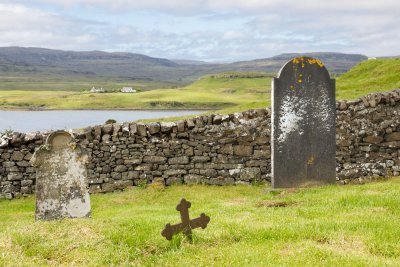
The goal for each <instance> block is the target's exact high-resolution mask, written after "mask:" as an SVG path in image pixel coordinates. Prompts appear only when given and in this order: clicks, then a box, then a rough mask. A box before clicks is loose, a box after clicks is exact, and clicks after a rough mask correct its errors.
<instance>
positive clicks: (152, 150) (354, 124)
mask: <svg viewBox="0 0 400 267" xmlns="http://www.w3.org/2000/svg"><path fill="white" fill-rule="evenodd" d="M336 108H337V118H336V173H337V181H338V182H339V183H347V182H349V181H350V180H358V179H363V178H366V177H375V176H383V177H387V176H391V175H399V174H400V154H399V148H400V116H399V115H400V89H398V90H394V91H391V92H385V93H376V94H370V95H368V96H365V97H362V98H360V99H358V100H355V101H338V102H337V103H336ZM270 117H271V111H270V109H269V108H267V109H259V110H250V111H246V112H243V113H235V114H231V115H210V116H199V117H196V118H194V119H188V120H182V121H178V122H173V123H148V124H143V123H123V124H108V125H101V126H94V127H89V128H87V129H85V131H84V132H83V133H75V137H76V139H77V140H78V142H79V143H80V144H81V145H82V146H83V147H85V148H86V149H87V151H88V153H89V155H90V156H91V161H90V163H89V165H88V168H89V170H88V171H89V173H88V177H89V186H90V192H92V193H95V192H110V191H113V190H116V189H123V188H125V187H127V186H132V185H136V186H137V185H142V184H145V183H152V182H161V183H164V184H166V185H172V184H180V183H186V184H194V183H204V184H211V185H228V184H240V183H255V182H263V181H270V175H271V161H270V156H271V147H270V133H271V120H270ZM47 135H48V133H28V134H23V133H13V134H11V135H10V136H9V137H4V136H3V137H2V138H0V198H13V197H19V196H23V195H29V194H32V193H33V192H34V189H35V169H34V168H33V167H31V164H30V162H29V160H30V159H31V157H32V155H33V153H34V151H35V149H37V148H38V147H39V146H40V145H41V144H43V140H44V138H45V137H46V136H47ZM287 164H290V162H287Z"/></svg>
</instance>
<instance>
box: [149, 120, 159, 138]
mask: <svg viewBox="0 0 400 267" xmlns="http://www.w3.org/2000/svg"><path fill="white" fill-rule="evenodd" d="M147 128H148V129H149V133H150V134H151V135H153V134H156V133H158V132H160V130H161V125H160V124H159V123H157V122H152V123H149V124H147Z"/></svg>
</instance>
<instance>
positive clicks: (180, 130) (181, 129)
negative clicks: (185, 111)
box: [176, 121, 185, 132]
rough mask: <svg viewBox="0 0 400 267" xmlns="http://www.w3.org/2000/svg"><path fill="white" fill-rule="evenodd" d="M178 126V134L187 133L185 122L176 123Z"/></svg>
mask: <svg viewBox="0 0 400 267" xmlns="http://www.w3.org/2000/svg"><path fill="white" fill-rule="evenodd" d="M176 126H177V128H178V132H184V131H185V121H178V122H177V123H176Z"/></svg>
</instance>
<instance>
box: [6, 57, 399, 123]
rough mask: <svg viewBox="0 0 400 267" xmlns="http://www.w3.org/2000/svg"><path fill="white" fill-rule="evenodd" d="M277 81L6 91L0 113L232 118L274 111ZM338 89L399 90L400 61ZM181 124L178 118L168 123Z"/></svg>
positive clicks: (364, 67) (251, 78)
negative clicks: (200, 113) (186, 113)
mask: <svg viewBox="0 0 400 267" xmlns="http://www.w3.org/2000/svg"><path fill="white" fill-rule="evenodd" d="M272 76H273V75H272V74H266V73H235V72H232V73H224V74H214V75H208V76H205V77H203V78H201V79H199V80H197V81H195V82H194V83H192V84H190V85H187V86H184V87H181V88H176V89H156V90H151V91H144V92H139V93H135V94H123V93H105V94H96V93H88V92H76V91H75V92H73V91H63V90H59V91H29V92H28V91H18V90H11V91H10V90H7V91H1V90H0V108H44V109H45V108H48V109H116V108H121V109H213V110H214V111H213V112H214V113H215V112H218V113H223V114H228V113H233V112H240V111H245V110H248V109H254V108H263V107H266V106H269V105H270V103H271V99H270V92H271V77H272ZM67 84H68V81H64V82H62V81H61V80H60V85H59V86H61V87H62V86H66V85H67ZM72 84H73V83H72ZM336 84H337V90H336V97H337V99H349V100H350V99H355V98H358V97H360V96H363V95H366V94H368V93H372V92H381V91H388V90H392V89H395V88H399V87H400V59H378V60H368V61H364V62H362V63H360V64H359V65H357V66H356V67H354V68H353V69H351V70H350V71H349V72H347V73H346V74H344V75H342V76H340V77H338V78H337V81H336ZM39 85H40V83H39ZM88 85H89V84H87V86H86V87H88ZM215 110H217V111H215ZM175 119H178V118H173V119H171V118H170V119H168V120H175Z"/></svg>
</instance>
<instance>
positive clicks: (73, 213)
mask: <svg viewBox="0 0 400 267" xmlns="http://www.w3.org/2000/svg"><path fill="white" fill-rule="evenodd" d="M87 161H88V156H87V154H86V153H85V152H84V151H83V149H82V148H81V147H80V146H79V145H78V144H76V143H75V142H74V140H73V138H72V136H71V135H70V134H69V133H67V132H65V131H57V132H53V133H51V134H50V135H49V136H48V137H47V139H46V143H45V144H44V145H42V146H41V147H40V148H39V149H38V150H37V151H36V152H35V154H34V155H33V157H32V159H31V163H32V165H33V166H35V167H36V168H37V170H36V216H35V217H36V220H57V219H62V218H81V217H90V215H91V211H90V197H89V192H88V184H87V169H86V164H87Z"/></svg>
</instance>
